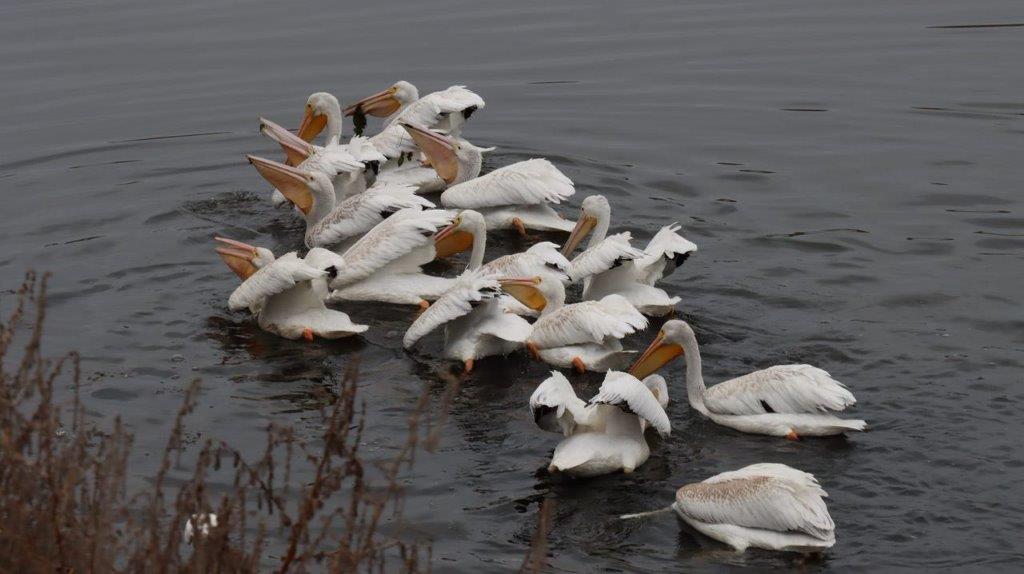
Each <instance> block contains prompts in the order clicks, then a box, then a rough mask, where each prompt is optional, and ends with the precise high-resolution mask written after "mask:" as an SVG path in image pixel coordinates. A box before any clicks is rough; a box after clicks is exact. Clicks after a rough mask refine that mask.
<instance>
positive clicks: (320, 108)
mask: <svg viewBox="0 0 1024 574" xmlns="http://www.w3.org/2000/svg"><path fill="white" fill-rule="evenodd" d="M340 109H341V105H340V104H339V103H338V98H336V97H334V96H333V95H331V94H328V93H327V92H316V93H315V94H310V96H309V98H307V99H306V111H305V112H304V113H303V115H302V124H300V125H299V137H300V138H302V139H304V140H306V141H308V142H311V141H313V138H315V137H316V136H317V135H318V134H319V133H320V132H322V131H324V128H325V127H327V124H328V120H329V119H330V118H331V117H332V116H335V115H336V114H338V112H339V110H340ZM338 119H340V116H339V117H338Z"/></svg>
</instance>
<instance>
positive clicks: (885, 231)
mask: <svg viewBox="0 0 1024 574" xmlns="http://www.w3.org/2000/svg"><path fill="white" fill-rule="evenodd" d="M402 4H404V5H393V4H389V5H387V6H384V5H377V4H376V3H369V4H365V3H364V4H362V5H358V6H350V7H342V6H341V4H340V3H337V2H322V3H320V4H318V5H308V4H304V3H288V2H266V1H258V2H202V3H198V2H197V3H191V2H185V3H178V2H174V3H148V2H147V3H138V2H127V1H123V2H108V1H96V2H89V3H77V2H46V1H33V2H28V1H22V0H15V2H14V3H13V4H12V3H10V2H8V3H5V4H4V5H3V6H2V7H0V77H3V88H2V89H0V134H2V138H0V141H2V143H0V149H2V157H0V190H2V191H0V193H2V198H3V201H2V206H3V207H2V209H0V241H2V244H0V278H2V285H0V287H3V288H4V289H5V290H6V289H10V288H13V287H15V286H16V285H17V283H18V282H19V281H20V277H21V275H22V273H23V271H24V270H25V269H26V268H30V267H31V268H36V269H40V270H49V271H52V272H54V273H55V276H54V280H53V295H54V296H53V301H52V303H53V304H52V307H51V313H50V315H49V319H48V325H49V338H48V341H47V347H48V349H49V350H50V352H51V353H57V352H59V351H62V350H67V349H78V350H80V351H81V352H82V354H83V356H84V359H85V370H86V375H87V377H88V379H89V381H88V383H87V386H86V388H85V398H86V401H87V404H88V407H89V410H90V411H91V412H92V413H93V414H94V415H95V416H96V417H98V418H100V419H106V420H110V419H111V418H112V417H113V416H114V415H117V414H120V415H123V416H125V417H126V418H127V419H128V421H129V422H130V423H131V425H132V427H133V429H134V431H135V433H136V436H137V445H138V449H137V455H136V457H135V459H134V460H133V461H132V464H133V467H132V468H133V476H134V477H135V482H136V484H137V485H144V484H145V480H146V477H147V476H148V475H149V473H151V472H152V465H153V461H154V460H153V459H155V458H157V457H158V454H159V448H160V446H161V445H162V441H163V440H164V433H165V432H166V429H167V427H168V425H169V424H170V418H171V416H172V413H173V410H174V409H175V408H176V405H177V404H178V402H179V400H180V393H181V389H182V388H183V386H184V384H185V383H186V381H188V380H189V379H191V378H192V377H194V376H199V377H201V378H202V379H203V381H204V382H205V387H204V389H205V390H204V392H203V396H202V401H201V406H200V408H199V410H198V413H197V414H196V415H195V416H194V417H193V418H192V422H191V425H190V429H191V431H192V432H194V433H197V434H202V435H203V436H216V437H222V438H225V439H228V440H230V441H232V442H233V443H236V444H239V445H242V446H243V447H245V448H246V449H247V450H253V451H256V450H258V449H259V448H260V447H261V445H262V432H261V429H262V428H263V427H264V426H265V425H266V424H267V422H268V421H270V420H277V421H285V422H293V423H298V424H300V425H306V426H307V428H308V426H309V424H310V422H311V421H312V420H313V417H312V416H311V413H310V411H309V408H311V407H310V400H309V398H310V393H311V391H312V390H313V389H315V388H316V387H318V386H321V385H326V384H329V383H330V381H331V380H332V379H331V377H332V375H334V374H336V373H338V372H340V371H341V370H342V369H343V366H344V365H345V364H347V363H348V362H350V361H354V360H358V361H359V362H360V364H361V365H362V372H363V381H364V382H363V385H362V389H361V395H362V397H363V398H364V399H366V401H367V406H368V411H369V414H370V425H369V430H368V438H367V443H368V446H367V449H368V452H370V453H377V454H378V455H380V456H383V455H385V454H387V453H388V452H390V448H389V446H390V445H393V444H395V443H396V442H397V441H398V439H399V438H400V436H401V434H402V432H404V431H403V429H404V426H405V415H406V414H407V413H408V412H409V408H410V405H411V403H412V401H413V400H414V399H415V398H416V397H417V396H419V394H420V392H421V390H422V389H423V388H424V385H426V386H428V387H433V388H436V389H438V390H440V389H441V388H442V383H441V382H440V380H439V378H438V376H437V375H436V371H437V369H438V368H440V367H439V366H438V365H437V364H436V363H433V362H431V361H430V360H429V357H428V356H427V355H428V354H429V352H430V351H431V350H432V349H433V350H436V343H435V344H434V346H430V345H428V346H427V347H426V348H425V349H424V351H421V353H420V354H416V355H409V354H406V353H404V352H402V351H401V350H400V337H401V333H402V331H403V330H404V327H405V326H406V324H407V323H408V322H409V319H410V314H409V313H407V310H404V309H403V310H396V309H389V308H386V307H383V306H358V307H354V308H353V307H349V310H350V311H351V312H352V314H353V315H354V316H355V318H356V319H357V320H360V321H362V322H369V323H370V324H372V325H373V328H372V330H371V331H370V332H369V333H368V334H367V336H366V337H365V338H363V339H362V340H353V341H349V342H342V343H335V344H321V343H317V344H314V345H308V344H305V343H302V342H297V343H296V342H288V341H284V340H279V339H277V338H274V337H271V336H268V335H266V334H263V333H261V332H259V331H258V329H257V328H256V327H255V326H254V325H253V323H252V321H251V320H249V319H248V318H246V317H245V316H244V315H242V314H234V313H229V312H228V311H227V310H226V299H227V295H228V294H229V292H230V291H231V289H233V288H234V286H235V285H236V283H237V280H236V279H235V278H234V276H232V275H231V274H230V273H229V272H228V270H227V269H226V268H225V267H224V266H223V265H222V264H221V262H220V261H219V260H218V259H217V258H216V257H215V256H214V254H213V252H212V242H211V238H212V237H213V235H215V234H224V235H229V236H232V237H237V238H239V239H243V240H247V241H251V242H255V243H259V244H261V245H264V246H267V247H271V248H273V249H274V250H275V251H276V252H279V253H280V252H283V251H286V250H289V249H293V248H296V247H298V246H299V245H300V242H301V232H302V225H301V223H300V222H299V221H298V220H297V219H296V218H295V217H293V216H292V215H291V214H290V213H288V212H287V211H278V210H274V209H273V208H272V207H270V205H269V203H268V202H267V201H266V198H267V192H268V187H267V186H266V185H265V184H264V183H263V182H262V181H261V180H260V179H259V177H258V175H257V174H256V172H255V171H254V170H253V169H252V168H250V167H249V166H248V165H246V163H245V161H244V159H243V154H244V153H247V152H259V153H264V154H271V156H272V157H274V156H276V153H277V152H276V151H275V150H274V148H273V147H272V146H271V145H270V144H269V143H268V142H267V141H265V140H262V139H261V138H260V137H259V136H258V134H257V130H256V117H257V115H259V114H263V115H266V116H268V117H271V118H274V119H277V120H279V121H281V122H282V123H285V124H287V125H292V126H294V125H295V124H296V123H297V121H298V118H299V115H300V112H301V107H302V104H303V103H304V100H305V97H306V96H307V95H308V94H309V93H310V92H312V91H315V90H330V91H332V92H334V93H336V94H338V95H339V97H341V98H342V99H343V100H352V99H353V98H355V97H359V96H362V95H365V94H368V93H371V92H373V91H376V90H378V89H380V88H382V87H384V86H387V85H389V84H390V83H392V82H394V81H396V80H399V79H407V80H410V81H412V82H414V83H415V84H417V85H418V86H419V87H420V89H421V92H426V91H431V90H434V89H440V88H444V87H446V86H448V85H451V84H455V83H465V84H468V85H470V86H471V87H472V88H473V89H475V90H477V91H479V92H480V93H481V94H482V95H483V96H484V97H485V98H486V100H487V108H486V109H485V110H483V111H482V112H480V113H479V114H477V115H475V116H474V117H473V119H472V121H471V124H470V126H469V128H468V129H467V132H466V133H467V135H468V136H469V137H471V138H472V139H473V140H474V141H475V142H476V143H478V144H480V145H488V146H490V145H496V146H499V151H498V152H496V153H494V154H493V155H491V156H490V157H489V159H488V161H487V167H488V168H494V167H496V166H500V165H505V164H508V163H511V162H513V161H517V160H520V159H525V158H529V157H534V156H546V157H548V158H550V159H551V160H552V161H554V162H555V163H556V164H557V165H558V166H559V167H560V168H561V169H562V170H563V171H565V173H566V174H568V175H569V176H570V177H571V178H572V179H573V180H575V181H576V183H577V189H578V192H577V196H576V197H574V198H573V200H572V202H571V203H572V205H573V206H577V205H578V204H579V202H580V201H581V200H582V199H583V197H585V196H586V195H588V194H590V193H603V194H605V195H607V196H608V197H609V199H610V200H611V202H612V205H613V209H614V212H613V217H614V221H615V229H618V230H627V229H628V230H630V231H632V232H633V233H634V234H635V236H638V237H640V238H641V239H642V240H646V239H647V238H648V237H650V235H651V234H652V233H653V232H654V231H655V230H656V229H657V228H658V227H659V226H661V225H664V224H667V223H671V222H672V221H675V220H679V221H680V222H681V223H682V224H683V227H684V232H685V233H686V235H687V236H688V237H690V238H691V239H693V240H694V241H696V242H697V243H698V244H699V245H700V252H699V253H698V254H697V255H696V256H694V257H693V258H691V260H690V261H689V262H688V263H687V264H686V266H685V267H684V268H683V269H682V270H681V271H680V272H677V273H676V274H675V275H673V276H672V277H671V279H670V280H669V281H668V284H669V286H668V288H669V289H670V290H671V291H673V292H677V293H679V294H681V295H682V296H683V302H682V304H681V308H682V311H683V313H684V315H685V317H686V318H687V319H689V320H690V321H691V322H692V323H693V324H694V325H695V327H696V329H697V331H698V334H699V337H700V339H701V342H702V343H703V349H704V354H705V368H706V370H707V372H706V375H707V377H708V379H709V381H717V380H721V379H724V378H727V377H730V376H733V375H738V374H741V373H744V372H747V371H749V370H751V369H755V368H758V367H764V366H768V365H771V364H774V363H783V362H807V363H812V364H815V365H818V366H821V367H823V368H825V369H827V370H829V371H830V372H832V374H833V375H835V376H836V377H837V378H838V379H840V380H842V381H844V382H846V383H848V384H849V386H850V387H851V388H852V389H853V390H854V392H855V393H856V395H857V397H858V398H859V399H860V404H859V405H858V407H857V409H856V411H855V412H856V414H858V415H860V416H863V417H864V418H866V419H868V420H869V422H870V423H871V426H872V430H871V432H869V433H865V434H862V435H857V436H852V437H850V438H849V439H846V440H843V439H837V440H806V441H803V442H799V443H790V442H788V441H784V440H777V439H773V438H767V437H756V436H748V435H741V434H739V433H736V432H733V431H731V430H728V429H724V428H721V427H717V426H715V425H713V424H710V423H708V422H706V421H704V420H701V419H700V418H698V417H696V416H693V413H692V412H691V410H690V409H689V407H688V406H687V405H686V404H684V403H683V402H681V401H676V402H674V403H673V404H672V405H671V409H670V415H671V418H672V423H673V430H674V434H673V436H672V438H671V439H670V440H666V441H663V442H661V443H659V444H657V445H655V447H654V449H653V451H654V453H653V455H652V457H651V460H650V461H649V462H648V463H647V464H646V465H645V466H643V467H642V468H641V469H639V470H638V472H636V473H635V474H634V475H632V476H609V477H605V478H601V479H597V480H590V481H586V482H578V483H570V482H564V481H560V480H556V479H553V478H551V477H549V476H547V475H546V473H545V472H542V471H541V469H542V468H543V467H544V466H545V465H546V462H547V460H548V457H549V455H550V452H551V450H552V448H553V447H554V445H555V443H556V442H557V440H558V437H557V436H555V435H548V434H546V433H542V432H541V431H539V430H538V429H536V428H535V427H534V425H533V422H532V420H531V418H530V416H529V414H528V410H527V406H526V404H527V398H528V397H529V394H530V393H531V391H532V390H533V388H534V386H535V385H536V384H537V383H538V382H539V381H540V380H542V378H543V377H544V375H545V369H544V368H543V367H542V366H540V365H539V364H536V363H531V362H530V361H528V360H526V359H525V358H523V357H519V356H517V357H512V358H509V359H507V360H501V359H496V360H495V359H491V360H485V361H483V362H482V363H480V365H479V370H478V372H477V373H475V374H474V376H472V377H471V378H469V379H468V380H467V381H465V383H464V387H463V389H462V391H461V393H460V395H459V397H458V400H457V402H456V404H455V405H454V411H453V413H452V419H451V420H450V422H449V424H448V426H447V428H446V430H445V433H444V437H443V443H442V448H441V450H440V452H438V453H437V454H435V455H432V456H421V457H419V459H418V461H417V466H416V468H415V473H414V475H413V476H412V477H411V478H410V481H409V483H408V484H409V495H408V508H407V514H408V516H409V517H410V520H411V522H412V524H414V525H415V526H417V527H418V528H420V529H422V531H423V532H428V533H430V534H431V535H433V536H434V557H435V567H436V568H437V570H438V571H441V572H447V571H456V570H462V571H481V570H486V569H492V568H494V569H497V568H508V567H516V566H518V564H519V563H520V561H521V559H522V555H523V553H524V550H525V548H526V547H527V546H528V543H529V536H530V533H531V532H532V531H533V527H534V524H535V521H536V517H537V512H538V508H539V503H540V501H541V500H542V499H543V498H544V497H552V498H555V499H556V500H557V507H556V510H555V515H554V516H555V518H554V525H553V528H552V531H551V538H550V545H551V553H552V563H553V565H554V567H555V568H556V569H557V570H561V571H569V572H590V571H594V570H596V569H608V570H629V571H634V570H635V571H661V570H663V569H665V568H672V569H678V570H681V571H682V570H685V571H721V570H729V569H733V568H736V567H744V566H746V567H765V566H790V565H793V564H794V562H792V558H788V557H784V556H778V555H771V554H767V553H762V552H757V551H751V552H748V553H746V554H744V555H736V554H733V553H731V552H728V551H726V550H725V549H724V547H722V546H720V545H718V544H716V543H712V542H710V541H708V540H707V539H703V538H699V537H697V536H695V535H694V534H692V533H690V532H688V531H687V530H686V529H684V528H682V527H681V526H680V525H679V524H678V523H677V522H676V521H675V520H674V519H671V518H668V517H662V519H660V520H651V521H642V522H633V523H629V524H625V523H621V522H617V521H615V520H614V519H613V517H614V516H615V515H616V514H618V513H621V512H629V511H637V510H643V509H649V508H655V507H660V506H663V505H665V504H667V503H668V502H669V501H670V500H671V497H672V494H673V492H674V489H675V488H676V487H678V486H680V485H681V484H684V483H685V482H688V481H693V480H698V479H702V478H704V477H706V476H708V475H710V474H713V473H717V472H720V471H723V470H728V469H733V468H736V467H739V466H742V465H746V464H750V463H754V462H759V461H777V462H784V463H787V464H790V465H793V466H796V467H799V468H801V469H804V470H808V471H811V472H813V473H815V474H816V475H817V476H818V477H820V479H821V481H822V483H823V484H824V486H825V487H826V489H827V490H828V491H829V492H830V493H831V495H832V496H831V498H830V499H829V501H830V507H831V510H832V514H833V516H834V517H835V520H836V522H837V524H838V531H837V536H838V540H839V542H838V544H837V545H836V546H835V548H834V549H832V550H831V551H829V552H828V553H827V555H826V556H825V558H824V559H823V560H821V561H820V562H815V563H811V564H809V565H806V566H805V568H806V569H810V570H836V571H843V572H849V571H856V570H869V569H874V568H877V567H879V566H888V567H892V568H902V569H924V568H958V567H967V566H972V567H980V566H985V567H988V568H994V569H998V570H1009V569H1011V568H1012V567H1013V565H1014V564H1015V565H1016V567H1018V568H1019V567H1020V563H1021V562H1022V560H1024V548H1022V543H1021V536H1020V533H1021V531H1024V519H1022V518H1021V516H1022V513H1024V469H1022V465H1024V460H1022V456H1021V454H1022V453H1021V447H1020V440H1021V439H1020V437H1021V436H1022V434H1024V417H1022V416H1021V414H1020V405H1021V404H1022V400H1024V389H1022V387H1021V383H1022V362H1024V312H1022V307H1021V303H1022V296H1021V285H1022V284H1024V267H1022V263H1024V203H1022V198H1024V192H1022V189H1021V180H1022V179H1024V166H1022V155H1021V150H1022V140H1024V121H1022V120H1024V73H1022V68H1021V54H1024V28H1022V27H1019V26H997V27H994V26H986V27H973V26H975V25H989V24H1001V25H1005V24H1020V23H1022V22H1024V12H1022V11H1021V9H1020V8H1021V6H1020V5H1019V3H1018V2H1014V1H1011V0H1003V1H998V2H957V1H953V0H943V1H915V2H910V1H908V2H889V3H878V2H874V3H862V2H838V1H828V2H821V1H811V0H800V1H796V0H788V1H779V2H762V1H754V0H740V1H729V2H721V1H714V2H712V1H687V2H675V1H658V2H636V3H623V2H600V3H593V2H583V1H580V0H575V1H572V2H558V3H555V2H539V1H537V2H535V1H530V2H505V3H491V4H489V5H485V4H483V3H480V2H463V1H454V0H444V1H442V2H431V3H425V2H423V3H421V2H404V3H402ZM958 26H961V27H958ZM962 26H967V27H962ZM372 127H373V125H371V128H372ZM496 243H497V248H496V249H495V250H493V251H492V254H497V253H500V252H504V251H508V250H511V249H520V248H522V247H524V245H525V244H524V243H521V242H519V240H517V239H516V238H513V237H511V236H500V238H499V239H498V240H497V241H496ZM0 297H2V298H0V306H3V307H4V308H7V307H8V306H9V301H10V297H9V295H3V296H0ZM650 334H651V333H648V334H646V335H645V336H644V337H641V338H636V339H633V340H630V342H629V344H630V345H632V346H633V347H636V348H639V347H641V346H643V345H644V344H645V343H646V339H647V337H649V336H650ZM669 375H670V376H669V379H670V385H671V388H672V389H673V390H674V393H675V396H676V397H682V396H684V394H683V392H682V389H683V377H682V368H681V367H676V368H675V369H672V370H671V372H670V373H669ZM598 381H599V377H594V376H589V377H576V378H575V379H574V382H575V383H577V386H578V388H579V389H580V390H581V393H582V394H584V395H589V394H590V393H592V392H593V391H594V390H596V387H597V385H598ZM310 432H312V429H310Z"/></svg>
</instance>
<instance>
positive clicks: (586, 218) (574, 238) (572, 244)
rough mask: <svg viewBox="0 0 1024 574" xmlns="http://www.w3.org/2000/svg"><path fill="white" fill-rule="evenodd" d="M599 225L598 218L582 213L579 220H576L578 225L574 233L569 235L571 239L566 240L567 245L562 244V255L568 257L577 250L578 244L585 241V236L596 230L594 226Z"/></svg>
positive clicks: (574, 228) (573, 230) (573, 229)
mask: <svg viewBox="0 0 1024 574" xmlns="http://www.w3.org/2000/svg"><path fill="white" fill-rule="evenodd" d="M595 225H597V218H596V217H594V216H591V215H587V214H585V213H580V218H579V220H577V221H576V227H573V228H572V233H571V234H570V235H569V239H567V240H566V241H565V245H564V246H562V255H563V256H565V257H568V256H569V254H570V253H572V252H573V251H575V250H576V246H577V245H579V244H580V241H583V238H584V237H586V236H587V234H588V233H590V232H591V231H593V230H594V226H595Z"/></svg>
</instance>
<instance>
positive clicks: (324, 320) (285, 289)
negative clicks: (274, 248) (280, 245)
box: [216, 237, 368, 341]
mask: <svg viewBox="0 0 1024 574" xmlns="http://www.w3.org/2000/svg"><path fill="white" fill-rule="evenodd" d="M216 240H217V241H219V242H220V243H223V244H225V245H226V247H218V248H217V253H218V254H219V255H220V257H221V259H223V260H224V263H226V264H227V266H228V267H229V268H231V270H232V271H234V272H235V273H236V274H237V275H238V277H239V278H240V279H242V284H241V285H239V286H238V288H237V289H235V291H234V292H233V293H231V297H230V298H229V299H228V307H229V308H230V309H231V310H232V311H240V310H243V309H249V311H251V312H252V314H253V315H255V316H256V321H257V323H258V324H259V326H260V328H261V329H263V330H264V331H269V332H271V333H275V334H277V335H280V336H282V337H284V338H286V339H298V338H300V337H301V338H304V339H306V340H307V341H312V340H313V338H314V337H322V338H324V339H339V338H341V337H347V336H349V335H354V334H356V333H362V332H363V331H366V329H368V327H367V326H366V325H356V324H355V323H353V322H352V321H351V319H349V317H348V315H346V314H345V313H342V312H341V311H335V310H334V309H328V308H327V307H326V306H325V305H324V299H325V298H326V297H327V280H328V277H329V276H331V275H332V274H334V273H337V270H338V269H339V268H342V267H344V265H345V263H344V260H343V259H342V258H341V257H340V256H338V255H336V254H335V253H332V252H330V251H327V250H326V249H311V250H310V251H309V253H307V254H306V257H305V259H300V258H299V257H298V256H297V255H296V254H295V252H294V251H293V252H291V253H288V254H285V255H282V256H281V257H278V258H275V257H274V254H273V253H271V251H270V250H269V249H266V248H263V247H254V246H252V245H249V244H247V243H242V242H241V241H234V240H231V239H225V238H223V237H217V238H216Z"/></svg>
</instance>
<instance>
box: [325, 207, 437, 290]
mask: <svg viewBox="0 0 1024 574" xmlns="http://www.w3.org/2000/svg"><path fill="white" fill-rule="evenodd" d="M454 217H455V214H454V213H453V212H451V211H447V210H441V209H426V210H420V209H419V208H418V207H417V208H406V209H402V210H400V211H398V212H397V213H395V214H394V215H392V216H390V217H388V218H387V219H385V220H384V221H382V222H380V223H378V224H377V225H376V226H375V227H374V228H373V229H371V230H370V231H368V232H367V233H366V235H364V236H363V237H362V238H360V239H359V240H358V241H356V242H355V244H353V245H352V247H350V248H349V249H348V250H347V251H345V253H344V258H345V267H344V268H343V269H340V270H339V271H338V274H337V275H336V276H334V277H332V278H331V281H330V287H331V289H333V291H332V292H331V295H330V297H329V299H328V300H329V301H338V300H346V301H380V302H383V303H397V304H401V305H419V306H420V308H421V309H426V308H427V307H429V303H428V301H433V300H436V299H437V298H438V297H440V296H441V294H442V293H444V292H445V291H446V290H447V289H448V288H449V287H451V286H452V285H453V284H454V283H455V278H448V277H434V276H432V275H427V274H425V273H423V271H422V270H421V269H420V266H421V265H426V264H427V263H430V262H431V261H433V260H434V259H435V258H436V248H435V234H436V233H437V231H438V228H441V227H443V226H446V225H448V224H449V223H451V221H452V219H453V218H454Z"/></svg>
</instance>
